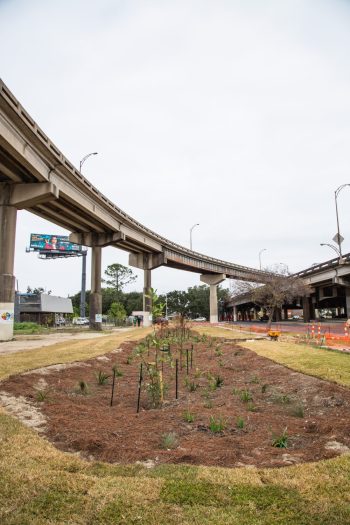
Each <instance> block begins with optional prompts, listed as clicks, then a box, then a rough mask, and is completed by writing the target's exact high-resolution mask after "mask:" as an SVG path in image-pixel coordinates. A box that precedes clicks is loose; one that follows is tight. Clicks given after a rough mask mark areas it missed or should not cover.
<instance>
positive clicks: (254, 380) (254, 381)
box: [250, 376, 260, 384]
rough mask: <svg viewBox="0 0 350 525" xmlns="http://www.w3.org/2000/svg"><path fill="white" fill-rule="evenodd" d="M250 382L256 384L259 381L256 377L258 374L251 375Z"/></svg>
mask: <svg viewBox="0 0 350 525" xmlns="http://www.w3.org/2000/svg"><path fill="white" fill-rule="evenodd" d="M250 382H251V383H255V384H258V383H260V379H259V378H258V376H253V377H252V378H251V380H250Z"/></svg>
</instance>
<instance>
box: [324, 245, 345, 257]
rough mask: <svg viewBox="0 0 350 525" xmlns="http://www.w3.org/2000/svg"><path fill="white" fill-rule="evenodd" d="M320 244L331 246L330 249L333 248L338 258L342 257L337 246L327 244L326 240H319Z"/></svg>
mask: <svg viewBox="0 0 350 525" xmlns="http://www.w3.org/2000/svg"><path fill="white" fill-rule="evenodd" d="M320 246H328V247H329V248H332V250H334V251H335V253H336V254H337V255H338V257H339V259H341V258H342V255H341V253H340V250H339V248H337V247H336V246H333V244H328V243H327V242H321V244H320Z"/></svg>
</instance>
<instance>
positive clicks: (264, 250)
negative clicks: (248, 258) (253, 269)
mask: <svg viewBox="0 0 350 525" xmlns="http://www.w3.org/2000/svg"><path fill="white" fill-rule="evenodd" d="M266 251H267V248H263V249H262V250H260V252H259V268H260V270H261V254H262V252H266Z"/></svg>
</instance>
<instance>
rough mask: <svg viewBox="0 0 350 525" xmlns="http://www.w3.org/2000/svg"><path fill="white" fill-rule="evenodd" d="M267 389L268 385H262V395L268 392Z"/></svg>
mask: <svg viewBox="0 0 350 525" xmlns="http://www.w3.org/2000/svg"><path fill="white" fill-rule="evenodd" d="M267 387H268V385H262V387H261V393H262V394H265V393H266V391H267Z"/></svg>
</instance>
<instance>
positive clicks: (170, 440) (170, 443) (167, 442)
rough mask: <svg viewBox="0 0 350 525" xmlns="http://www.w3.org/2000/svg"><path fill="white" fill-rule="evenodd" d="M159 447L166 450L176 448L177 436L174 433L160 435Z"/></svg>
mask: <svg viewBox="0 0 350 525" xmlns="http://www.w3.org/2000/svg"><path fill="white" fill-rule="evenodd" d="M160 446H161V448H164V449H166V450H169V449H174V448H176V447H177V446H178V438H177V434H176V433H175V432H168V433H166V434H162V438H161V443H160Z"/></svg>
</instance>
